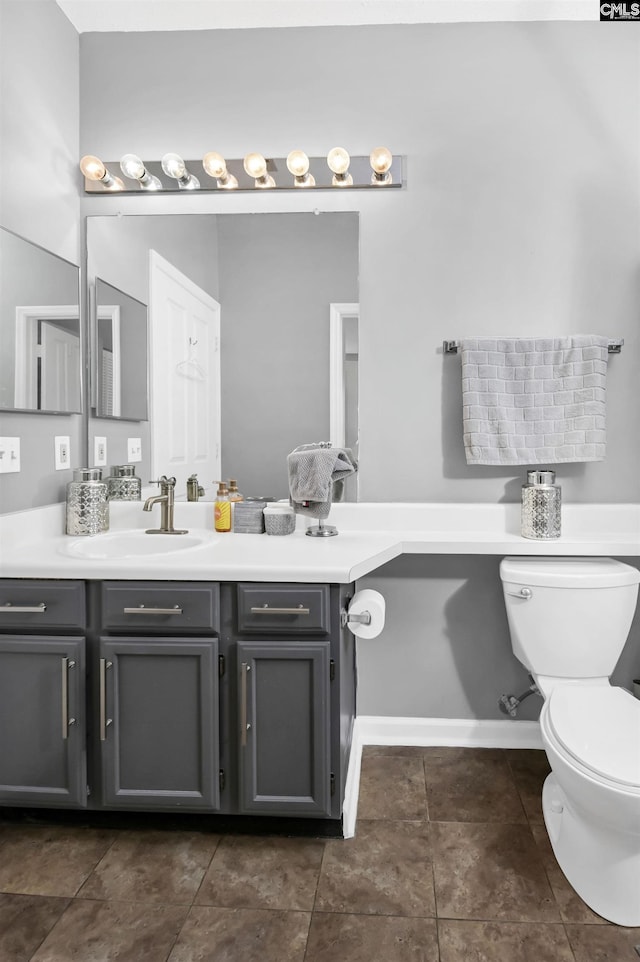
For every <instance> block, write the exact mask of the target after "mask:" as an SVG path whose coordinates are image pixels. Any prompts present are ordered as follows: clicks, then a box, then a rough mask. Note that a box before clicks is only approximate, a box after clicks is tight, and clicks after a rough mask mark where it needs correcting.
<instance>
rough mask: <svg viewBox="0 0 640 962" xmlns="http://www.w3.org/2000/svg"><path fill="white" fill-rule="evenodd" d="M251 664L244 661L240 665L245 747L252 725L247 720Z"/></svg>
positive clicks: (241, 731) (241, 737)
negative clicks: (248, 678) (248, 676)
mask: <svg viewBox="0 0 640 962" xmlns="http://www.w3.org/2000/svg"><path fill="white" fill-rule="evenodd" d="M250 671H251V665H248V664H247V663H246V661H243V662H242V664H241V665H240V679H241V683H240V744H241V745H242V747H243V748H244V747H245V746H246V744H247V732H248V731H249V729H250V728H251V725H250V724H249V723H248V722H247V674H248V673H249V672H250Z"/></svg>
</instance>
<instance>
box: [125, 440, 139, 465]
mask: <svg viewBox="0 0 640 962" xmlns="http://www.w3.org/2000/svg"><path fill="white" fill-rule="evenodd" d="M127 461H128V462H129V464H133V462H134V461H142V441H141V440H140V438H127Z"/></svg>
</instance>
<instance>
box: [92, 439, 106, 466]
mask: <svg viewBox="0 0 640 962" xmlns="http://www.w3.org/2000/svg"><path fill="white" fill-rule="evenodd" d="M93 463H94V465H95V466H96V467H97V468H101V467H104V465H105V464H106V463H107V439H106V438H94V439H93Z"/></svg>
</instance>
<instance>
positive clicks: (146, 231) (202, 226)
mask: <svg viewBox="0 0 640 962" xmlns="http://www.w3.org/2000/svg"><path fill="white" fill-rule="evenodd" d="M358 245H359V221H358V214H357V213H353V212H340V213H333V212H332V213H320V214H314V213H286V214H285V213H274V214H271V213H265V214H186V215H178V214H157V215H153V214H152V215H138V214H131V215H124V216H90V217H88V218H87V263H88V280H89V284H91V283H93V281H94V279H95V278H96V277H99V278H100V279H101V280H102V281H104V282H105V283H107V284H108V285H110V286H111V287H113V288H117V289H118V290H120V291H126V292H127V294H128V295H129V296H131V297H133V298H134V299H137V300H139V301H140V302H143V303H148V304H149V341H150V352H151V353H150V367H151V369H152V373H151V383H152V384H153V390H152V392H151V393H152V397H151V404H150V409H149V418H150V420H149V435H148V438H147V436H146V435H145V433H144V430H141V433H142V447H143V456H144V452H145V448H148V447H150V446H152V444H153V437H154V432H155V434H156V436H157V434H158V432H161V434H162V440H163V441H164V438H165V436H170V435H172V436H175V437H176V438H177V439H178V440H179V441H180V444H181V445H182V448H183V449H184V450H187V449H189V444H190V441H189V439H190V438H191V437H193V439H194V441H193V445H192V450H193V454H192V455H189V454H187V455H186V456H185V455H184V453H183V451H181V452H180V453H179V456H176V457H175V458H174V457H173V456H172V454H171V452H170V451H169V452H168V453H167V454H166V455H163V456H162V457H160V459H159V460H158V459H156V460H155V461H154V457H153V454H152V455H151V458H150V462H149V463H150V466H149V470H150V471H151V474H149V477H152V476H154V477H155V476H157V473H158V472H159V473H171V474H175V475H176V476H177V477H178V485H177V493H178V496H180V492H181V491H184V481H183V480H181V477H182V475H184V474H185V473H187V472H188V473H192V472H197V473H198V479H199V481H200V482H201V483H202V485H203V486H204V488H205V492H206V494H205V497H206V498H207V499H212V498H213V496H214V493H215V486H214V484H213V482H214V480H217V478H216V476H215V475H214V474H213V469H212V468H209V467H201V464H204V463H205V462H204V460H201V451H202V448H203V447H204V446H206V447H207V448H209V449H215V447H216V446H217V447H218V452H219V455H220V457H219V461H218V465H219V466H218V467H217V468H216V470H217V471H219V473H220V476H221V477H223V478H228V477H233V478H237V479H238V485H239V487H240V490H241V491H242V492H243V494H245V495H246V496H250V495H268V496H274V497H286V496H287V495H288V483H287V474H286V456H287V454H288V453H289V452H290V451H291V450H292V449H293V448H294V447H296V446H297V445H298V444H302V443H305V442H309V441H321V440H327V439H329V438H331V433H332V430H333V421H334V418H333V414H331V409H332V407H333V408H335V406H336V403H338V404H340V403H342V404H345V405H346V406H347V409H346V410H345V411H344V412H343V416H342V419H341V423H342V424H343V426H344V439H343V440H342V443H346V444H348V445H349V446H351V447H353V448H355V449H357V357H358V348H357V314H358ZM151 252H153V253H151ZM154 259H155V260H156V261H159V262H160V263H165V262H166V263H168V264H170V265H171V266H172V268H174V269H175V270H176V272H179V273H180V274H182V275H183V276H184V278H185V279H186V280H185V283H186V281H187V280H188V283H189V285H190V286H195V287H196V288H198V289H200V291H201V292H202V294H203V297H205V296H206V297H207V298H210V299H213V300H214V301H215V302H216V306H217V309H218V310H219V336H218V335H217V334H215V335H214V336H212V337H203V336H202V335H198V334H196V333H194V331H193V330H191V332H189V331H186V329H185V331H184V332H183V331H182V328H181V324H182V319H181V311H180V310H178V309H177V307H176V302H175V301H174V300H173V299H172V298H171V297H170V296H169V297H168V299H167V298H165V301H166V304H165V306H166V305H168V308H167V310H168V313H169V316H170V321H169V326H168V327H167V326H166V325H167V311H165V314H164V319H165V320H164V323H165V326H164V327H163V328H161V326H160V322H159V320H158V319H159V317H161V316H162V305H161V304H160V303H159V295H157V294H154V293H150V290H155V289H154V288H153V287H152V284H151V271H152V267H151V266H150V264H152V263H154ZM154 297H155V302H154ZM336 309H337V310H336ZM336 316H338V317H339V321H338V322H337V323H338V326H337V327H336V326H335V317H336ZM154 317H155V320H154ZM332 317H333V318H334V322H332V320H331V319H332ZM171 319H172V320H171ZM95 343H96V341H95V339H94V344H95ZM205 344H206V345H217V347H218V349H219V372H220V373H219V379H218V380H219V383H217V384H215V383H213V381H212V378H214V379H215V373H214V374H211V373H210V364H209V362H210V360H211V359H210V357H209V356H208V354H207V353H206V352H207V351H208V352H209V353H210V352H211V351H213V350H214V349H215V348H214V347H205ZM336 344H338V347H337V348H336ZM154 353H155V359H156V363H155V372H156V374H155V375H154ZM338 355H339V356H338ZM341 358H344V371H342V372H341V371H340V365H341V364H342V360H341ZM159 365H165V368H166V371H167V375H166V378H164V379H162V380H161V381H160V382H158V380H157V376H156V375H157V371H158V369H159ZM167 365H168V366H167ZM92 370H94V371H97V367H96V365H95V363H94V364H93V365H92ZM211 371H214V372H215V365H214V366H213V367H212V368H211ZM336 371H338V374H339V375H340V373H341V376H336ZM188 373H189V374H190V375H191V376H190V377H187V376H186V375H187V374H188ZM176 375H178V376H176ZM336 382H337V383H338V384H339V387H340V389H341V391H342V394H341V395H340V397H341V401H338V402H336V400H335V397H334V398H333V401H332V391H333V390H334V385H335V383H336ZM205 389H206V390H205ZM210 390H211V391H213V392H214V394H215V396H216V397H217V398H218V401H217V402H215V403H218V402H219V411H220V414H219V427H218V428H216V425H215V418H214V419H213V424H212V425H210V424H208V422H207V419H206V418H205V417H203V414H204V413H206V414H207V415H208V414H209V411H210V406H211V404H212V401H211V399H210V397H211V394H210ZM189 397H191V398H192V400H191V402H189V401H188V398H189ZM189 404H191V406H190V407H189ZM158 411H161V414H160V415H158ZM338 421H340V419H338ZM158 422H159V423H158ZM141 429H142V426H141ZM89 431H90V436H91V434H92V433H93V434H95V433H98V434H99V433H101V432H100V430H99V425H98V426H96V423H93V424H91V423H90V425H89ZM218 435H219V436H218ZM337 440H338V441H340V440H341V439H337ZM183 442H184V443H183ZM109 443H110V450H111V448H112V447H113V442H112V441H111V440H110V442H109ZM156 443H157V442H156ZM214 453H215V451H214ZM185 457H186V460H185ZM180 458H182V459H183V461H182V462H180ZM207 463H209V462H207ZM346 488H347V493H346V497H347V498H349V499H355V492H356V485H355V484H350V485H347V486H346Z"/></svg>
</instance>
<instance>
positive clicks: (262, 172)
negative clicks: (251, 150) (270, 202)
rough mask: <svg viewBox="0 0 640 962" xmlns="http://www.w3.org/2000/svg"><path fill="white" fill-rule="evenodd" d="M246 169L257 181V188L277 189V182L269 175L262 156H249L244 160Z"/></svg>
mask: <svg viewBox="0 0 640 962" xmlns="http://www.w3.org/2000/svg"><path fill="white" fill-rule="evenodd" d="M244 169H245V171H246V172H247V174H248V175H249V177H253V178H254V180H255V184H254V186H255V187H275V186H276V182H275V180H274V179H273V177H272V176H271V174H268V173H267V162H266V160H265V159H264V157H263V156H262V154H247V156H246V157H245V158H244Z"/></svg>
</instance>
